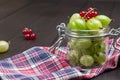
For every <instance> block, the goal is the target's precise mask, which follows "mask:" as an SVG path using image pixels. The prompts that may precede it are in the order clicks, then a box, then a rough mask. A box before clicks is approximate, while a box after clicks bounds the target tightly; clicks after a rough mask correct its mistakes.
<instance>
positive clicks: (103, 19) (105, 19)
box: [95, 15, 111, 27]
mask: <svg viewBox="0 0 120 80" xmlns="http://www.w3.org/2000/svg"><path fill="white" fill-rule="evenodd" d="M95 18H96V19H97V20H99V21H100V22H101V23H102V27H106V26H108V25H109V24H110V22H111V19H110V18H109V17H108V16H106V15H98V16H96V17H95Z"/></svg>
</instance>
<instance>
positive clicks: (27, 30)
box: [22, 28, 32, 35]
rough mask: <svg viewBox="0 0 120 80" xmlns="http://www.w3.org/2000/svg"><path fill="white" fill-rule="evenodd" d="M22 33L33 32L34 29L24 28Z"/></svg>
mask: <svg viewBox="0 0 120 80" xmlns="http://www.w3.org/2000/svg"><path fill="white" fill-rule="evenodd" d="M22 33H23V34H24V35H25V34H32V29H28V28H24V29H23V31H22Z"/></svg>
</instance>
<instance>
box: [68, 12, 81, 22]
mask: <svg viewBox="0 0 120 80" xmlns="http://www.w3.org/2000/svg"><path fill="white" fill-rule="evenodd" d="M80 18H81V16H80V15H79V13H74V14H73V15H72V16H71V17H70V21H72V20H75V19H80Z"/></svg>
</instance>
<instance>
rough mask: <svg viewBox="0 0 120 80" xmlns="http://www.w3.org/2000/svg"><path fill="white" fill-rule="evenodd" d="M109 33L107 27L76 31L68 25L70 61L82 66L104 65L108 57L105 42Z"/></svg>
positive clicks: (66, 31) (66, 33) (66, 32)
mask: <svg viewBox="0 0 120 80" xmlns="http://www.w3.org/2000/svg"><path fill="white" fill-rule="evenodd" d="M107 33H108V32H107V31H106V29H100V30H79V31H78V30H77V31H74V30H70V29H69V28H68V27H66V29H65V35H66V38H67V46H68V61H69V63H70V64H71V65H72V66H80V67H81V68H93V67H99V66H101V65H103V64H104V63H105V61H106V58H107V57H106V54H105V50H106V46H105V43H104V41H105V34H107Z"/></svg>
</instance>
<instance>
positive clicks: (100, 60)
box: [94, 52, 106, 64]
mask: <svg viewBox="0 0 120 80" xmlns="http://www.w3.org/2000/svg"><path fill="white" fill-rule="evenodd" d="M94 60H95V62H97V63H99V64H102V63H104V62H105V61H106V55H105V54H104V53H102V52H99V53H97V54H94Z"/></svg>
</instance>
